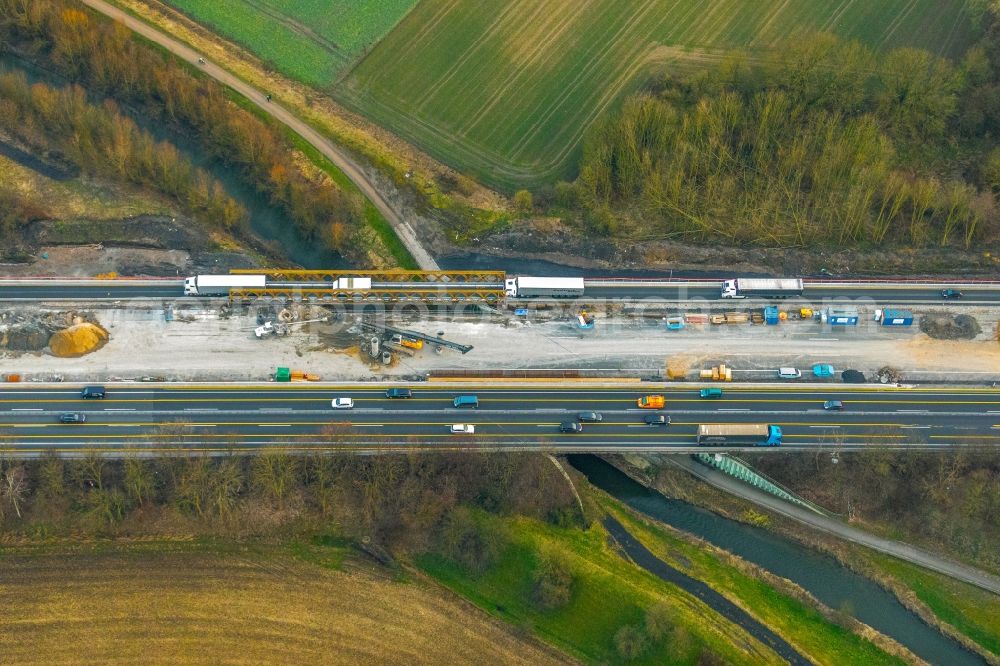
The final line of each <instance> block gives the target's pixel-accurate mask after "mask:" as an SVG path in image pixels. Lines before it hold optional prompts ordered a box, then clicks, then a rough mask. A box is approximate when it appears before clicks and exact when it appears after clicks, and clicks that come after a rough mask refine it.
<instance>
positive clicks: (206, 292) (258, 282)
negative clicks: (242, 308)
mask: <svg viewBox="0 0 1000 666" xmlns="http://www.w3.org/2000/svg"><path fill="white" fill-rule="evenodd" d="M266 285H267V276H266V275H195V276H193V277H189V278H187V279H186V280H184V295H185V296H228V295H229V290H230V289H263V288H264V287H265V286H266Z"/></svg>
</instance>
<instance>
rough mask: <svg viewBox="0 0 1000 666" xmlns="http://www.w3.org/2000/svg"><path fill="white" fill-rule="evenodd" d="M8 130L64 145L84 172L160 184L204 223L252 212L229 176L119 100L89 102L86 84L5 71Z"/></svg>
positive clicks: (2, 119) (1, 78)
mask: <svg viewBox="0 0 1000 666" xmlns="http://www.w3.org/2000/svg"><path fill="white" fill-rule="evenodd" d="M0 131H2V132H4V133H5V134H6V135H8V136H13V137H15V138H16V139H17V140H18V141H20V142H21V143H23V144H26V145H27V146H30V147H31V148H32V149H33V150H35V151H38V152H40V153H59V154H61V156H62V157H63V158H64V159H68V160H69V161H70V162H72V163H73V164H75V165H76V166H78V167H80V169H81V170H82V171H83V172H84V173H87V174H91V175H98V176H103V177H107V178H110V179H113V180H115V181H120V182H131V183H134V184H136V185H141V186H145V187H150V188H152V189H155V190H158V191H159V192H162V193H163V194H166V195H168V196H170V197H172V198H173V199H174V200H175V201H177V202H178V203H179V204H180V205H181V206H182V208H184V209H185V210H187V211H188V212H189V213H191V214H192V215H193V216H194V217H195V219H197V220H199V221H201V222H203V223H206V224H209V225H212V226H219V227H223V228H226V229H232V228H234V227H237V226H238V225H241V224H242V223H243V222H245V220H246V216H247V213H246V210H245V209H244V208H243V206H241V205H240V204H239V203H238V202H237V201H236V200H235V199H233V198H232V197H230V196H229V195H228V194H227V193H226V190H225V188H224V187H223V186H222V184H221V183H220V182H219V181H217V180H215V179H214V178H212V177H211V176H210V175H209V174H208V173H206V172H205V171H204V170H203V169H198V168H195V167H194V165H192V164H191V162H190V160H188V159H187V158H186V157H184V156H183V155H182V154H181V153H180V152H179V151H178V150H177V148H176V147H175V146H174V145H173V144H171V143H168V142H166V141H156V140H155V139H154V138H153V137H152V136H151V135H150V134H149V132H146V131H143V130H140V129H139V128H138V127H137V126H136V124H135V122H133V121H132V120H131V119H130V118H128V117H127V116H124V115H122V114H121V113H120V111H119V109H118V108H117V106H116V105H115V104H114V102H111V101H107V102H105V103H104V104H103V105H101V106H97V105H94V104H91V103H89V102H88V100H87V96H86V94H85V92H84V90H83V89H82V88H80V87H79V86H69V87H66V88H53V87H50V86H47V85H45V84H44V83H35V84H33V85H31V84H29V83H28V81H27V79H25V77H24V75H23V74H20V73H16V74H15V73H7V74H0ZM22 219H24V220H27V219H28V217H27V216H23V218H22Z"/></svg>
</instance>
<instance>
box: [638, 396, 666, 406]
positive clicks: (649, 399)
mask: <svg viewBox="0 0 1000 666" xmlns="http://www.w3.org/2000/svg"><path fill="white" fill-rule="evenodd" d="M666 402H667V401H666V399H665V398H664V397H663V396H662V395H644V396H642V397H641V398H639V399H638V400H636V401H635V404H637V405H638V406H639V407H640V408H641V409H663V405H665V404H666Z"/></svg>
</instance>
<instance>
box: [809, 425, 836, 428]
mask: <svg viewBox="0 0 1000 666" xmlns="http://www.w3.org/2000/svg"><path fill="white" fill-rule="evenodd" d="M809 427H810V428H839V427H840V426H839V425H811V426H809Z"/></svg>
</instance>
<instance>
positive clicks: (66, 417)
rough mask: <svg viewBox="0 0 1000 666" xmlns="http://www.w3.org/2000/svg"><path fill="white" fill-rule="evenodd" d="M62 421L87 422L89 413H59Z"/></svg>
mask: <svg viewBox="0 0 1000 666" xmlns="http://www.w3.org/2000/svg"><path fill="white" fill-rule="evenodd" d="M59 421H60V422H61V423H86V422H87V415H86V414H81V413H80V412H63V413H62V414H60V415H59Z"/></svg>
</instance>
